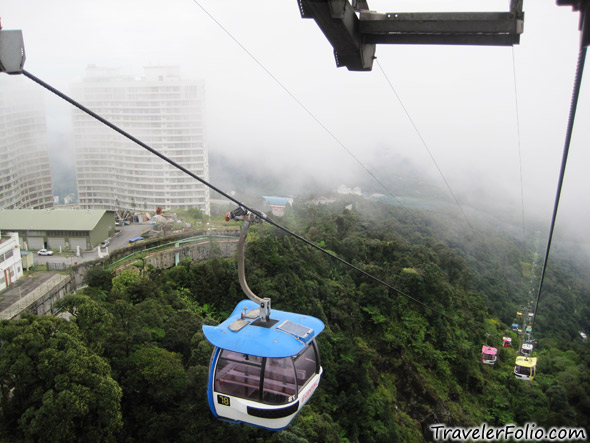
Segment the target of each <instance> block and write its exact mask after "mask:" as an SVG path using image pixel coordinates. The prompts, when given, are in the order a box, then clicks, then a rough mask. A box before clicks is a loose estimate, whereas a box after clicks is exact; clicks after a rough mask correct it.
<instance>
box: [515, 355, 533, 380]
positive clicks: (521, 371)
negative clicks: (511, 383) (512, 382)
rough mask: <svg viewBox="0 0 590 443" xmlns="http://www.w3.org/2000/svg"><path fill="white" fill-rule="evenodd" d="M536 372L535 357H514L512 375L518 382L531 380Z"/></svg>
mask: <svg viewBox="0 0 590 443" xmlns="http://www.w3.org/2000/svg"><path fill="white" fill-rule="evenodd" d="M536 372H537V358H536V357H522V356H519V357H516V365H515V366H514V375H516V378H518V379H520V380H533V379H534V378H535V375H536Z"/></svg>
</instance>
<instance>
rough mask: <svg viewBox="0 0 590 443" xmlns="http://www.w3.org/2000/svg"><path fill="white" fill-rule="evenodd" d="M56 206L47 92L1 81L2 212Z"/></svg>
mask: <svg viewBox="0 0 590 443" xmlns="http://www.w3.org/2000/svg"><path fill="white" fill-rule="evenodd" d="M52 206H53V191H52V187H51V172H50V169H49V151H48V141H47V125H46V121H45V106H44V102H43V89H42V88H41V87H40V86H37V85H36V84H34V83H33V82H31V81H29V80H28V79H26V78H24V77H21V76H16V75H14V76H3V77H2V78H1V79H0V210H1V209H24V208H32V209H44V208H49V207H52Z"/></svg>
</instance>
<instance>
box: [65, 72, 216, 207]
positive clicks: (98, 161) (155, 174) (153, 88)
mask: <svg viewBox="0 0 590 443" xmlns="http://www.w3.org/2000/svg"><path fill="white" fill-rule="evenodd" d="M144 72H145V75H144V76H143V77H141V78H135V77H131V76H123V75H121V74H120V73H119V71H118V70H117V69H112V68H98V67H94V66H91V67H88V69H87V71H86V77H85V78H84V79H83V80H82V81H81V82H79V83H76V84H74V85H72V94H73V96H74V97H75V98H76V99H77V100H78V101H79V102H81V103H82V104H84V105H85V106H87V107H88V108H90V109H91V110H93V111H94V112H96V113H97V114H98V115H100V116H102V117H104V118H105V119H106V120H108V121H110V122H111V123H114V124H115V125H117V126H119V127H120V128H121V129H123V130H125V131H126V132H128V133H130V134H131V135H133V136H135V137H136V138H138V139H139V140H141V141H142V142H144V143H145V144H147V145H148V146H150V147H152V148H154V149H155V150H157V151H159V152H161V153H162V154H164V155H165V156H166V157H168V158H170V159H171V160H173V161H175V162H176V163H178V164H180V165H182V166H183V167H185V168H186V169H188V170H190V171H191V172H193V173H194V174H196V175H197V176H199V177H201V178H203V179H204V180H208V179H209V160H208V154H207V146H206V144H205V134H204V124H203V105H204V103H203V100H204V88H203V83H202V82H200V81H196V80H186V79H182V78H181V77H180V74H179V68H177V67H149V68H145V70H144ZM73 126H74V145H75V148H76V179H77V183H78V197H79V202H80V206H81V207H82V208H88V209H109V210H119V209H131V210H133V209H134V210H137V211H141V210H149V211H153V210H154V209H155V208H157V207H160V208H162V209H190V208H198V209H200V210H201V211H203V212H204V213H206V214H209V188H207V187H206V186H204V185H203V184H201V183H200V182H199V181H197V180H195V179H194V178H192V177H190V176H188V175H186V174H185V173H184V172H182V171H180V170H178V169H176V168H174V167H173V166H172V165H170V164H168V163H167V162H165V161H164V160H162V159H160V158H159V157H157V156H155V155H154V154H152V153H150V152H149V151H147V150H145V149H144V148H142V147H141V146H138V145H137V144H135V143H133V142H131V141H130V140H128V139H127V138H125V137H123V136H122V135H120V134H118V133H117V132H115V131H113V130H112V129H110V128H108V127H106V126H104V125H103V124H102V123H100V122H98V121H97V120H95V119H94V118H92V117H90V116H88V115H86V114H84V113H82V112H81V111H79V110H78V109H75V111H74V117H73Z"/></svg>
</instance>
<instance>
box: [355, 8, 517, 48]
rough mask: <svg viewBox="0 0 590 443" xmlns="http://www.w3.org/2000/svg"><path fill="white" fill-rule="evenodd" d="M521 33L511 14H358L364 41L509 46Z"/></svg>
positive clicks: (364, 12)
mask: <svg viewBox="0 0 590 443" xmlns="http://www.w3.org/2000/svg"><path fill="white" fill-rule="evenodd" d="M522 30H523V20H518V19H515V16H514V14H513V13H510V12H437V13H432V12H423V13H413V12H412V13H378V12H373V11H361V13H360V26H359V31H360V33H361V35H362V36H363V38H364V40H365V41H366V42H370V43H386V44H421V45H489V46H512V45H514V44H518V43H519V41H520V34H522Z"/></svg>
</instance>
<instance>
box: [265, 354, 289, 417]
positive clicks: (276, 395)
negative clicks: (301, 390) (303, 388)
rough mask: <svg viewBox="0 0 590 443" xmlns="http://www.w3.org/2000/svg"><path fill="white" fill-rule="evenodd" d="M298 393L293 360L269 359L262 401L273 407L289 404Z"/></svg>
mask: <svg viewBox="0 0 590 443" xmlns="http://www.w3.org/2000/svg"><path fill="white" fill-rule="evenodd" d="M296 393H297V389H296V384H295V368H294V367H293V359H292V358H291V357H287V358H267V359H266V367H265V369H264V387H263V392H262V401H263V402H264V403H268V404H271V405H280V404H283V403H288V402H289V399H291V400H292V399H293V396H294V395H295V394H296Z"/></svg>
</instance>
